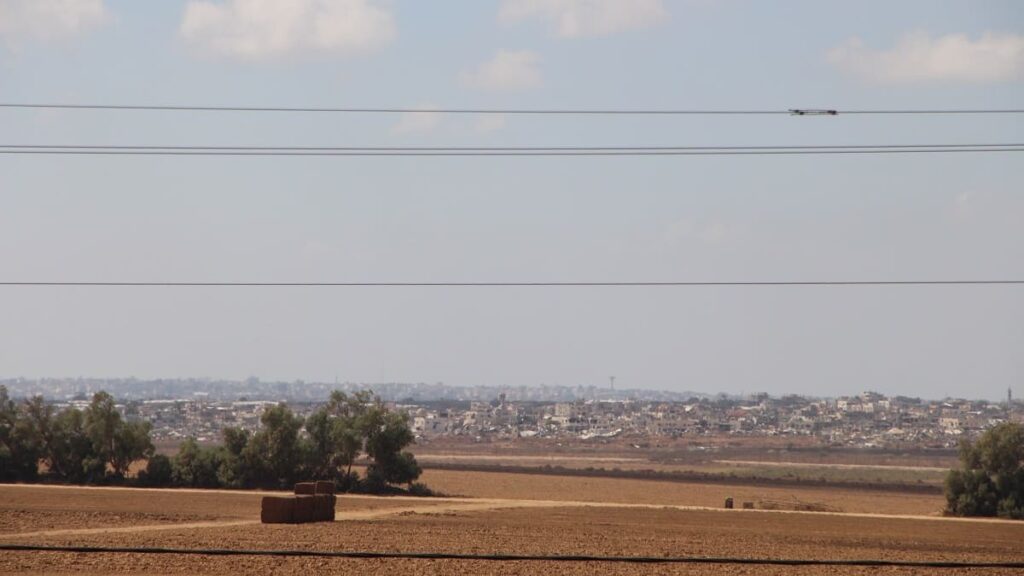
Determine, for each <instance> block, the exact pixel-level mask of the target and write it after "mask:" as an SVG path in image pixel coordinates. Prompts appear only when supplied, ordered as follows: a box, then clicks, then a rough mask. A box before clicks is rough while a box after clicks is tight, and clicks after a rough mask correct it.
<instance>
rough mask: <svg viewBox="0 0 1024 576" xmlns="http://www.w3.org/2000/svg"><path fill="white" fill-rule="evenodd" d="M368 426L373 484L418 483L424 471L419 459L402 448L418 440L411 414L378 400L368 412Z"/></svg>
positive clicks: (369, 475) (368, 451)
mask: <svg viewBox="0 0 1024 576" xmlns="http://www.w3.org/2000/svg"><path fill="white" fill-rule="evenodd" d="M365 425H366V428H365V430H366V444H365V447H366V454H367V456H369V457H370V458H371V459H372V460H373V462H372V463H371V464H370V467H369V468H368V469H367V480H368V481H370V484H371V485H374V484H379V483H380V482H384V483H386V484H412V483H413V482H415V481H416V479H418V478H419V477H420V474H421V472H422V470H421V469H420V466H419V464H417V463H416V458H415V457H414V456H413V455H412V454H410V453H409V452H404V451H403V450H404V449H405V448H406V447H408V446H409V445H410V444H412V443H413V441H414V440H415V437H414V436H413V434H412V430H411V429H410V428H409V415H408V414H406V413H404V412H392V411H389V410H387V409H386V408H384V406H383V405H382V404H381V403H379V402H378V403H377V405H376V406H375V407H374V408H373V409H372V410H371V411H370V412H369V413H368V414H367V417H366V422H365Z"/></svg>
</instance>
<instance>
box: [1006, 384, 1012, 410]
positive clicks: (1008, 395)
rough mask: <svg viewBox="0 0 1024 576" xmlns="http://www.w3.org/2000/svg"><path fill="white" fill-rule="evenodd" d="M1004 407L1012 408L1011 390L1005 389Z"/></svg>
mask: <svg viewBox="0 0 1024 576" xmlns="http://www.w3.org/2000/svg"><path fill="white" fill-rule="evenodd" d="M1006 405H1007V406H1013V388H1010V387H1009V386H1007V387H1006Z"/></svg>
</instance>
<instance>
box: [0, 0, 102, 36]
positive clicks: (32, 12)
mask: <svg viewBox="0 0 1024 576" xmlns="http://www.w3.org/2000/svg"><path fill="white" fill-rule="evenodd" d="M106 17H107V9H106V7H105V6H104V5H103V0H0V39H2V40H3V41H4V43H5V44H7V45H9V46H16V45H18V44H20V43H22V42H26V41H41V42H48V41H57V40H64V39H67V38H72V37H74V36H77V35H79V34H82V33H84V32H87V31H89V30H91V29H93V28H95V27H97V26H99V25H100V24H102V23H103V21H104V20H105V19H106Z"/></svg>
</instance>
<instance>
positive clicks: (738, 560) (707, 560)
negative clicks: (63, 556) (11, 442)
mask: <svg viewBox="0 0 1024 576" xmlns="http://www.w3.org/2000/svg"><path fill="white" fill-rule="evenodd" d="M0 550H7V551H11V552H73V553H76V554H112V553H113V554H176V555H201V556H278V557H280V556H283V557H314V558H357V559H389V558H401V559H413V560H475V561H496V562H534V561H542V562H606V563H607V562H615V563H624V564H747V565H774V566H889V567H909V568H1024V562H1012V561H997V562H979V561H968V562H962V561H951V560H924V561H921V560H875V559H856V558H854V559H841V558H827V559H815V558H750V557H736V556H731V557H724V556H717V557H716V556H597V555H585V554H464V553H458V552H370V551H355V550H351V551H347V550H266V549H263V550H244V549H237V548H155V547H136V546H44V545H35V544H0Z"/></svg>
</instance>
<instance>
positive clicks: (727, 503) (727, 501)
mask: <svg viewBox="0 0 1024 576" xmlns="http://www.w3.org/2000/svg"><path fill="white" fill-rule="evenodd" d="M725 507H726V509H728V510H732V498H726V499H725Z"/></svg>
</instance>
